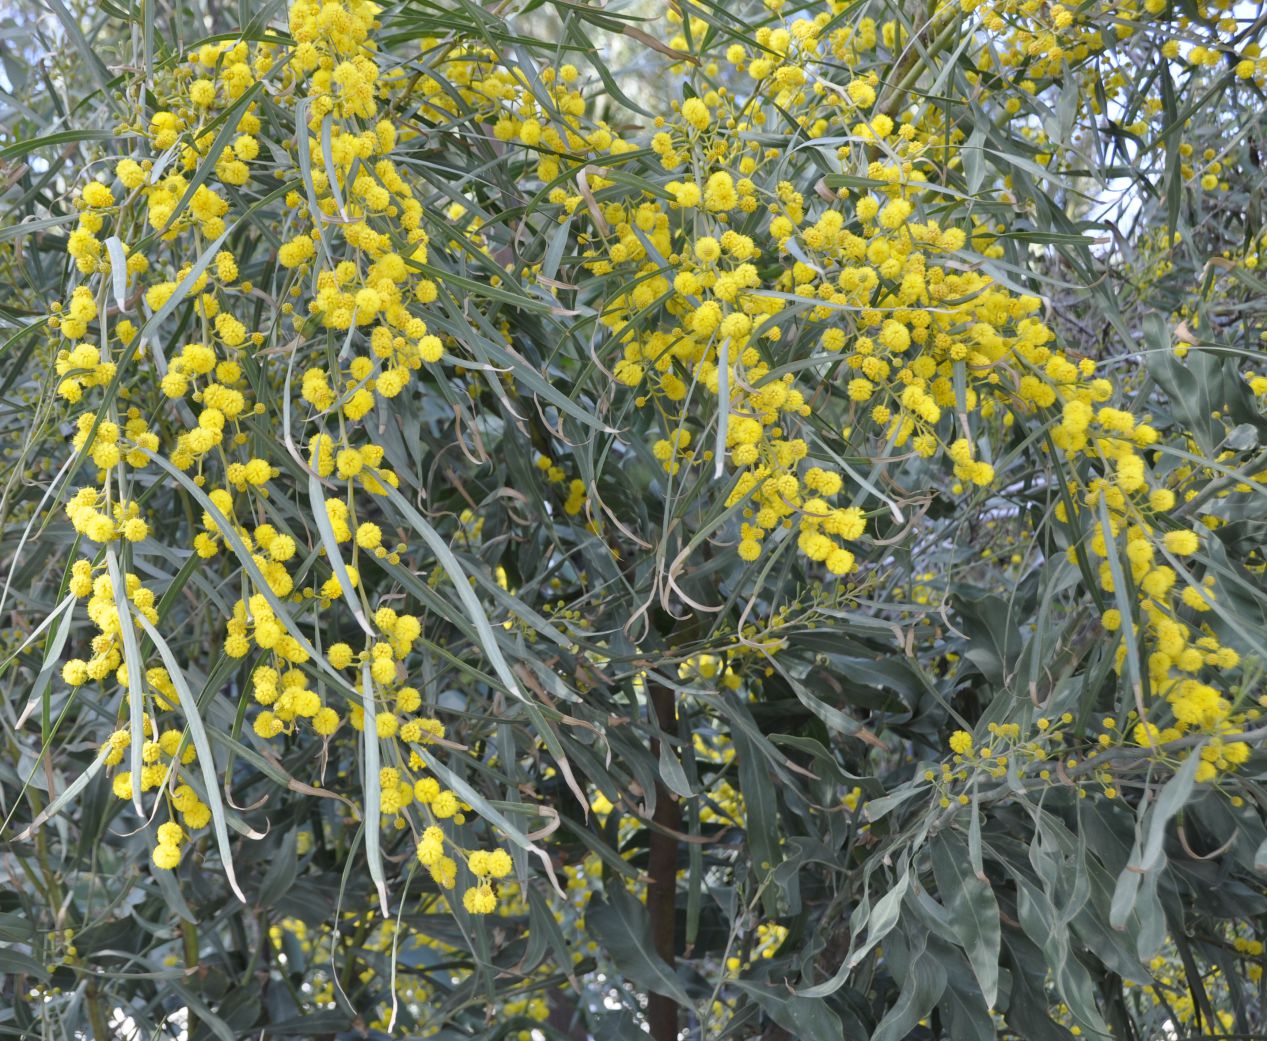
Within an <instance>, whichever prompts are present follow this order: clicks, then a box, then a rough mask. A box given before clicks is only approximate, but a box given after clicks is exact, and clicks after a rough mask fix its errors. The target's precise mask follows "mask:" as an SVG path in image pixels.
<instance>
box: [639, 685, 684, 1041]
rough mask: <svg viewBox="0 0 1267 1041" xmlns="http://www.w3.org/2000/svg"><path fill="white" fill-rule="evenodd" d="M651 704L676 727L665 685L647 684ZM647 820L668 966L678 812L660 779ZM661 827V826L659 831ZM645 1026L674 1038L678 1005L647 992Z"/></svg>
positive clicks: (659, 1037)
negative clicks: (653, 805) (650, 826)
mask: <svg viewBox="0 0 1267 1041" xmlns="http://www.w3.org/2000/svg"><path fill="white" fill-rule="evenodd" d="M651 708H652V710H653V711H654V713H655V718H656V724H657V725H658V726H659V728H660V729H661V730H662V731H663V732H664V733H666V734H672V733H675V732H676V731H677V704H676V699H675V698H674V694H673V691H672V690H670V689H669V688H667V687H659V686H654V687H652V688H651ZM651 752H652V755H654V756H656V757H657V758H658V757H659V754H660V742H659V741H658V740H657V741H652V743H651ZM651 820H652V822H653V823H654V824H657V825H659V828H653V829H652V831H651V849H650V859H649V862H648V865H647V874H648V875H649V876H650V881H649V882H648V884H647V914H648V915H649V917H650V918H651V939H652V942H653V943H654V945H655V951H656V954H658V955H659V956H660V957H661V958H662V959H664V961H665V962H666V963H667V964H668V966H669V967H670V968H672V967H673V964H674V946H675V944H676V939H677V937H676V931H677V860H678V840H677V838H676V837H675V833H676V832H678V831H680V830H681V826H682V810H681V807H680V806H679V805H678V801H677V799H676V798H675V797H674V795H673V793H672V792H670V791H669V790H668V789H667V788H666V787H665V786H664V785H663V784H662V783H661V782H660V781H658V780H657V781H656V803H655V813H654V814H653V815H652V817H651ZM660 829H665V830H660ZM647 1025H648V1026H649V1027H650V1028H651V1039H652V1041H677V1035H678V1007H677V1002H676V1001H674V1000H673V998H672V997H671V996H670V995H668V994H655V993H652V994H649V995H648V996H647Z"/></svg>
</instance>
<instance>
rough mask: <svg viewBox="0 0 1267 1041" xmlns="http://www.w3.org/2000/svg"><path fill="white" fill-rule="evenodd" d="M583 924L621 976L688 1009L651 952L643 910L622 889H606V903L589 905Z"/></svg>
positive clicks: (671, 973)
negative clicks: (591, 932) (589, 930)
mask: <svg viewBox="0 0 1267 1041" xmlns="http://www.w3.org/2000/svg"><path fill="white" fill-rule="evenodd" d="M585 920H586V923H587V924H588V926H589V928H590V929H592V930H593V932H594V934H595V936H597V938H598V941H599V943H601V944H602V945H603V947H604V949H605V950H606V951H607V953H608V954H609V955H610V956H611V959H612V962H613V964H614V965H615V966H616V968H617V969H618V970H620V973H621V975H623V976H626V977H627V978H629V979H631V980H633V981H634V982H635V983H636V984H638V986H640V987H642V988H643V989H645V990H646V991H648V992H650V993H652V994H663V995H665V996H666V997H670V998H672V999H673V1000H674V1001H676V1002H677V1003H678V1004H679V1005H682V1006H683V1007H685V1008H690V1007H691V999H690V996H689V995H688V994H687V993H686V989H685V988H684V987H683V986H682V983H681V981H680V980H679V979H678V977H677V974H676V973H675V972H674V971H673V970H672V969H671V968H670V967H669V966H668V964H667V963H666V962H665V961H664V959H663V958H661V957H660V956H659V955H658V954H657V953H656V951H655V945H654V944H653V943H652V940H651V921H650V919H649V918H648V917H647V910H646V908H645V907H643V906H642V904H640V903H639V902H638V901H637V900H635V899H634V898H633V897H632V896H631V895H630V894H629V893H628V892H627V891H626V890H625V888H624V887H623V886H620V885H614V886H609V887H608V889H607V896H606V899H603V900H599V901H597V902H596V903H592V904H591V905H590V907H589V909H588V910H587V911H586V912H585Z"/></svg>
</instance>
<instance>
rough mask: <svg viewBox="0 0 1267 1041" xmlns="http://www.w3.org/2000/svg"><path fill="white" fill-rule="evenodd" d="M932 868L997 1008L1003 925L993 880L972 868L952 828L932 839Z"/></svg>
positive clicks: (961, 938)
mask: <svg viewBox="0 0 1267 1041" xmlns="http://www.w3.org/2000/svg"><path fill="white" fill-rule="evenodd" d="M931 851H932V858H933V872H934V874H935V875H936V878H937V890H938V893H939V894H940V896H941V902H942V904H943V905H944V906H945V908H946V911H947V912H948V914H949V917H950V924H951V926H952V927H953V928H954V930H955V935H956V936H957V937H958V939H959V942H960V944H961V945H962V946H963V949H964V952H965V953H966V954H967V955H968V962H969V963H970V964H971V966H972V972H973V974H974V975H975V976H976V978H977V983H978V984H979V985H980V987H981V993H982V995H983V996H984V997H985V1002H986V1005H987V1006H988V1007H990V1008H994V1005H995V1003H996V1001H997V1000H998V994H999V952H1000V949H1001V946H1002V927H1001V926H1000V924H999V904H998V901H997V900H996V899H995V897H994V890H993V889H991V887H990V883H989V882H988V881H986V880H985V879H983V878H979V877H978V876H977V875H975V874H973V872H972V862H971V858H970V857H969V856H968V847H967V845H966V844H965V843H963V842H962V841H960V840H959V839H958V838H957V837H956V836H954V835H953V833H951V832H942V833H941V834H940V835H939V836H937V838H936V839H934V840H933V843H932V847H931Z"/></svg>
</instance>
